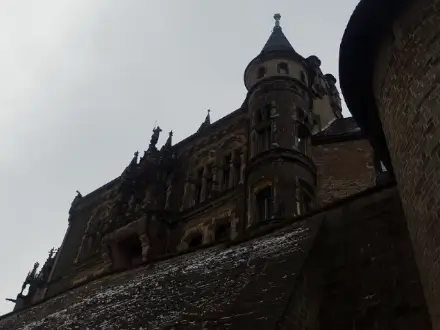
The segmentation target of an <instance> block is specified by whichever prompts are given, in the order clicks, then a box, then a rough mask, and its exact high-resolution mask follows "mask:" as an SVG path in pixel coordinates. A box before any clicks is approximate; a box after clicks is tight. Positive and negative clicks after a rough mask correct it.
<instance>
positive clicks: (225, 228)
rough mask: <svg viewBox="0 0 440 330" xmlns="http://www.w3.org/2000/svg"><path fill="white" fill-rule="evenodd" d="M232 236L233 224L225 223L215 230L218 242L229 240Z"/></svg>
mask: <svg viewBox="0 0 440 330" xmlns="http://www.w3.org/2000/svg"><path fill="white" fill-rule="evenodd" d="M230 235H231V223H230V222H227V223H223V224H221V225H219V226H218V227H217V229H216V230H215V239H216V240H217V241H220V240H224V239H229V237H230Z"/></svg>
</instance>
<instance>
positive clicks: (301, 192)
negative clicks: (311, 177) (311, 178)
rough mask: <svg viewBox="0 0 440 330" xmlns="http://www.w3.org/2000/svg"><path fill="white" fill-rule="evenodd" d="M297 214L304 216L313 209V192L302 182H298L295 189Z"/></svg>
mask: <svg viewBox="0 0 440 330" xmlns="http://www.w3.org/2000/svg"><path fill="white" fill-rule="evenodd" d="M297 191H298V193H297V208H298V214H305V213H308V212H310V211H311V210H312V209H313V192H312V189H311V188H310V186H309V185H308V184H307V183H306V182H304V181H303V180H301V179H300V180H298V187H297Z"/></svg>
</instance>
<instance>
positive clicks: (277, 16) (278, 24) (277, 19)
mask: <svg viewBox="0 0 440 330" xmlns="http://www.w3.org/2000/svg"><path fill="white" fill-rule="evenodd" d="M273 18H274V19H275V27H276V28H277V27H280V19H281V15H280V14H278V13H276V14H275V15H273Z"/></svg>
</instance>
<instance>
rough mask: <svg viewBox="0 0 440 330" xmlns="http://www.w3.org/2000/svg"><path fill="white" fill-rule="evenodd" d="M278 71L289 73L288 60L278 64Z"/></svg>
mask: <svg viewBox="0 0 440 330" xmlns="http://www.w3.org/2000/svg"><path fill="white" fill-rule="evenodd" d="M278 73H283V74H289V66H288V65H287V63H286V62H281V63H279V64H278Z"/></svg>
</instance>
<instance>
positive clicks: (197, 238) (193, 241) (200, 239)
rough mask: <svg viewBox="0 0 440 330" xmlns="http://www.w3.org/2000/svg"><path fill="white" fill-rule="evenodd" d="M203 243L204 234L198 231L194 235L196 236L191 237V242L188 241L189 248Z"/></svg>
mask: <svg viewBox="0 0 440 330" xmlns="http://www.w3.org/2000/svg"><path fill="white" fill-rule="evenodd" d="M202 243H203V237H202V234H200V233H198V234H196V235H194V236H193V237H192V238H191V239H190V241H189V243H188V247H189V248H194V247H197V246H200V245H202Z"/></svg>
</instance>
